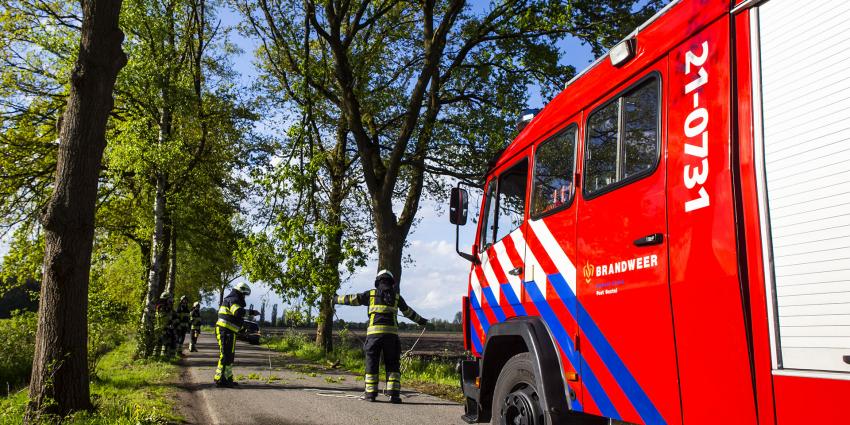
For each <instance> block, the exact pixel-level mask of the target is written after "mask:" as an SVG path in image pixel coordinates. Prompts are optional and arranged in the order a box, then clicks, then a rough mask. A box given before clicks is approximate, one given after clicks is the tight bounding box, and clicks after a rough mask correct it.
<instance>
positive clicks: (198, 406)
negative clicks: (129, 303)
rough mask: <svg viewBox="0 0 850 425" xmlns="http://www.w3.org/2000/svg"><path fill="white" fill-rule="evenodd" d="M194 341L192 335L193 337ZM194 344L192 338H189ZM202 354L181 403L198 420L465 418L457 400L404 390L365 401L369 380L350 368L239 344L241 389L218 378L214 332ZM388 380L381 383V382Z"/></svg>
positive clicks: (189, 368)
mask: <svg viewBox="0 0 850 425" xmlns="http://www.w3.org/2000/svg"><path fill="white" fill-rule="evenodd" d="M187 339H188V336H187ZM187 346H188V342H187ZM198 350H199V351H198V352H197V353H189V352H188V350H185V353H186V357H185V358H184V359H183V364H184V368H183V372H182V375H181V379H182V385H181V388H182V391H181V392H180V394H179V397H180V402H181V408H182V411H183V414H184V415H185V416H186V419H187V422H188V423H193V424H228V425H230V424H234V425H235V424H293V425H294V424H322V425H330V424H340V425H351V424H382V425H385V424H387V423H392V424H394V425H406V424H411V425H412V424H428V425H442V424H448V425H451V424H463V421H461V419H460V416H461V415H462V414H463V407H462V406H460V405H459V404H457V403H454V402H451V401H446V400H442V399H440V398H437V397H432V396H429V395H425V394H420V393H416V392H411V391H405V390H404V376H402V399H403V400H404V403H403V404H401V405H394V404H391V403H389V398H387V397H384V396H383V395H379V396H378V401H377V402H375V403H368V402H365V401H362V400H358V397H359V396H360V395H361V394H362V392H363V379H362V378H359V379H358V377H356V376H355V375H352V374H350V373H348V372H344V371H339V370H334V369H330V368H327V367H323V366H315V365H310V364H306V363H303V362H300V361H298V360H296V359H292V358H286V357H284V356H282V355H279V354H277V353H274V352H272V351H270V350H268V349H267V348H266V347H264V346H255V345H248V344H247V343H244V342H241V341H239V342H237V346H236V362H235V363H234V368H233V373H234V376H235V377H236V378H237V380H238V382H239V383H240V385H239V387H238V388H234V389H229V388H216V387H215V385H214V384H213V375H214V374H215V367H216V362H217V361H218V345H217V344H216V340H215V335H210V334H209V333H204V334H201V338H200V339H199V341H198ZM384 384H385V383H384V382H383V379H382V382H381V388H383V385H384Z"/></svg>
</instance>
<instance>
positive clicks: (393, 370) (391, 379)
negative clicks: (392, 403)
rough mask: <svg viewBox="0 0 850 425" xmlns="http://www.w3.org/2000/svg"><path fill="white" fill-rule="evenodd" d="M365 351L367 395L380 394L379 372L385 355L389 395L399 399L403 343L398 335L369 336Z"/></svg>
mask: <svg viewBox="0 0 850 425" xmlns="http://www.w3.org/2000/svg"><path fill="white" fill-rule="evenodd" d="M363 349H364V351H366V377H365V381H366V395H367V396H371V397H374V396H376V395H377V394H378V370H379V368H380V362H381V354H383V355H384V367H385V368H386V371H387V393H388V395H389V396H390V397H398V396H399V393H400V392H401V342H400V341H399V339H398V335H397V334H393V333H386V334H376V335H369V336H367V337H366V343H365V345H364V347H363Z"/></svg>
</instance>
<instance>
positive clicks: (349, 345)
mask: <svg viewBox="0 0 850 425" xmlns="http://www.w3.org/2000/svg"><path fill="white" fill-rule="evenodd" d="M263 343H264V344H265V345H266V346H268V347H269V348H270V349H272V350H275V351H279V352H281V353H284V354H287V355H289V356H292V357H296V358H298V359H301V360H305V361H308V362H311V363H317V364H320V365H332V364H336V363H337V362H338V363H339V367H341V368H343V369H345V370H348V371H350V372H354V373H356V374H357V375H358V376H359V377H360V380H362V376H363V374H364V373H365V370H366V364H365V357H364V355H363V350H362V349H361V348H360V347H359V345H358V343H359V342H355V341H351V340H348V339H347V338H346V337H345V335H344V336H343V341H342V343H341V344H336V345H337V346H336V347H334V350H333V351H332V352H330V353H325V352H324V351H322V349H321V348H319V347H318V346H316V345H315V344H314V343H313V341H311V340H310V339H309V338H307V337H306V336H305V335H304V334H301V333H298V332H287V333H286V334H284V335H283V336H276V337H270V338H266V339H264V341H263ZM401 369H402V375H401V385H402V388H404V387H405V386H406V387H410V388H414V389H416V390H417V391H420V392H424V393H427V394H432V395H436V396H439V397H443V398H448V399H451V400H455V401H462V400H463V395H462V393H461V390H460V384H459V382H460V376H459V375H458V374H457V372H456V369H455V365H454V364H453V363H450V362H445V361H438V360H429V361H423V360H421V359H417V358H410V359H402V366H401ZM378 376H379V377H383V376H385V375H384V369H383V365H382V366H381V371H380V372H379V374H378ZM382 379H383V378H382Z"/></svg>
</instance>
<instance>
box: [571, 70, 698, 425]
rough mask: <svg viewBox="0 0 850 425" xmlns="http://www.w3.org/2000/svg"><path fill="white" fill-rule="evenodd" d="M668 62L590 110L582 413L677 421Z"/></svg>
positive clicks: (582, 275) (581, 225)
mask: <svg viewBox="0 0 850 425" xmlns="http://www.w3.org/2000/svg"><path fill="white" fill-rule="evenodd" d="M665 69H666V60H662V61H660V62H658V63H656V65H655V66H654V67H653V69H651V70H650V71H649V72H647V73H644V74H642V76H639V77H637V78H635V79H633V80H631V81H629V82H627V83H626V84H624V85H623V86H621V87H622V90H620V91H617V92H614V93H612V94H611V95H610V96H608V97H606V98H605V99H603V100H602V101H600V102H598V103H596V104H594V105H592V107H591V108H589V109H588V111H589V112H588V113H587V115H586V117H587V118H586V121H585V134H584V140H583V144H584V149H583V152H582V153H583V155H582V163H583V170H582V174H583V185H582V188H581V195H580V196H579V202H578V235H577V248H578V262H577V264H576V267H577V268H578V270H579V272H578V274H579V277H578V285H577V297H578V323H579V328H580V332H581V333H580V344H579V347H580V348H579V351H580V354H581V360H582V364H581V372H580V376H581V380H582V390H583V392H584V394H583V396H584V397H583V400H584V405H585V410H586V411H588V412H591V413H597V414H601V415H603V416H606V417H611V418H615V419H621V420H624V421H627V422H635V423H649V424H659V423H680V422H681V412H680V404H679V388H678V373H677V366H676V356H675V343H674V336H673V322H672V321H673V318H672V313H671V304H670V290H669V282H668V270H667V245H666V244H667V218H666V197H665V184H666V174H665V169H666V167H665V164H664V162H665V155H664V154H663V153H664V152H665V149H666V143H665V135H666V133H665V131H664V128H663V126H662V124H661V123H663V122H664V120H663V117H662V112H663V111H664V109H663V108H662V105H663V101H662V99H663V98H664V90H663V87H664V78H663V73H664V71H665Z"/></svg>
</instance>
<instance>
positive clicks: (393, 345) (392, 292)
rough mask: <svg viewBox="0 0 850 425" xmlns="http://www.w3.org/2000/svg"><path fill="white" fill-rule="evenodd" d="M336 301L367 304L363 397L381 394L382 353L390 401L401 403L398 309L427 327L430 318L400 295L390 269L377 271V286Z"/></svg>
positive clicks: (339, 297)
mask: <svg viewBox="0 0 850 425" xmlns="http://www.w3.org/2000/svg"><path fill="white" fill-rule="evenodd" d="M336 303H337V304H343V305H354V306H358V305H368V306H369V327H368V328H367V329H366V344H365V346H364V347H363V349H364V351H366V377H365V378H366V379H365V381H366V392H365V393H364V394H363V397H362V399H363V400H367V401H375V397H376V396H377V395H378V369H379V362H380V361H381V353H383V354H384V366H385V368H386V370H387V392H388V393H389V396H390V401H391V402H393V403H396V404H397V403H401V397H400V396H399V395H400V393H401V358H400V357H401V342H400V341H399V339H398V317H397V314H398V311H399V310H401V313H402V314H404V316H405V317H407V318H408V319H410V320H412V321H414V322H416V323H418V324H419V325H420V326H425V325H426V324H427V323H428V321H427V320H426V319H424V318H422V317H421V316H420V315H418V314H416V312H415V311H413V309H412V308H410V307H408V306H407V303H406V302H404V298H402V297H401V295H400V294H399V289H398V285H396V283H395V278H394V277H393V274H392V273H390V272H389V271H387V270H381V271H380V272H378V276H377V277H376V278H375V289H372V290H369V291H366V292H363V293H360V294H352V295H343V296H338V297H337V298H336Z"/></svg>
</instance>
